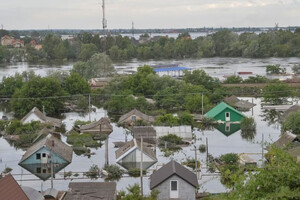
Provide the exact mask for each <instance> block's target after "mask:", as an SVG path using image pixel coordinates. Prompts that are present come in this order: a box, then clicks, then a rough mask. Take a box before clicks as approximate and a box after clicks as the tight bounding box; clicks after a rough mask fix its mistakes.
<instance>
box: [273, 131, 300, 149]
mask: <svg viewBox="0 0 300 200" xmlns="http://www.w3.org/2000/svg"><path fill="white" fill-rule="evenodd" d="M296 138H297V136H296V135H294V134H292V133H289V132H285V133H284V134H283V135H282V136H281V137H280V138H279V139H278V140H277V141H276V142H275V143H274V145H275V147H277V148H284V147H286V146H287V145H289V144H290V143H292V142H293V141H294V140H295V139H296Z"/></svg>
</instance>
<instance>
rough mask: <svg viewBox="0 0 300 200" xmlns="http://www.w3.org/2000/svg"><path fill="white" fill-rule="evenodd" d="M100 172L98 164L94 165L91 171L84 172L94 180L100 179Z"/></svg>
mask: <svg viewBox="0 0 300 200" xmlns="http://www.w3.org/2000/svg"><path fill="white" fill-rule="evenodd" d="M99 174H100V168H99V167H98V165H92V166H91V167H90V169H89V171H87V172H85V173H84V175H85V176H87V177H88V178H90V179H92V180H95V179H98V176H99Z"/></svg>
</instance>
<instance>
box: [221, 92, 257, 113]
mask: <svg viewBox="0 0 300 200" xmlns="http://www.w3.org/2000/svg"><path fill="white" fill-rule="evenodd" d="M224 102H225V103H227V104H229V105H230V106H232V107H234V108H237V109H238V110H250V109H251V108H253V107H254V106H256V104H254V103H250V102H248V101H245V100H240V99H239V98H237V97H236V96H235V95H232V96H230V97H226V98H225V99H224Z"/></svg>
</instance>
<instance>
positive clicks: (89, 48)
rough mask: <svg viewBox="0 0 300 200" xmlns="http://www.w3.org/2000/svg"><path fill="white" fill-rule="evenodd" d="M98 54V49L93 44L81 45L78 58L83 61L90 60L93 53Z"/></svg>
mask: <svg viewBox="0 0 300 200" xmlns="http://www.w3.org/2000/svg"><path fill="white" fill-rule="evenodd" d="M97 52H98V48H97V46H96V45H94V44H82V45H81V51H80V54H79V58H80V59H81V60H83V61H87V60H88V59H90V58H91V57H92V56H93V55H94V54H95V53H97Z"/></svg>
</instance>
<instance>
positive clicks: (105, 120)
mask: <svg viewBox="0 0 300 200" xmlns="http://www.w3.org/2000/svg"><path fill="white" fill-rule="evenodd" d="M100 125H101V126H102V129H103V132H108V133H111V132H112V131H113V127H112V125H111V124H110V121H109V119H108V118H106V117H102V118H101V119H100V120H98V121H96V122H92V123H90V124H86V125H82V126H81V127H80V131H86V130H90V129H93V128H95V127H97V126H100ZM99 132H100V129H99Z"/></svg>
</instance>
